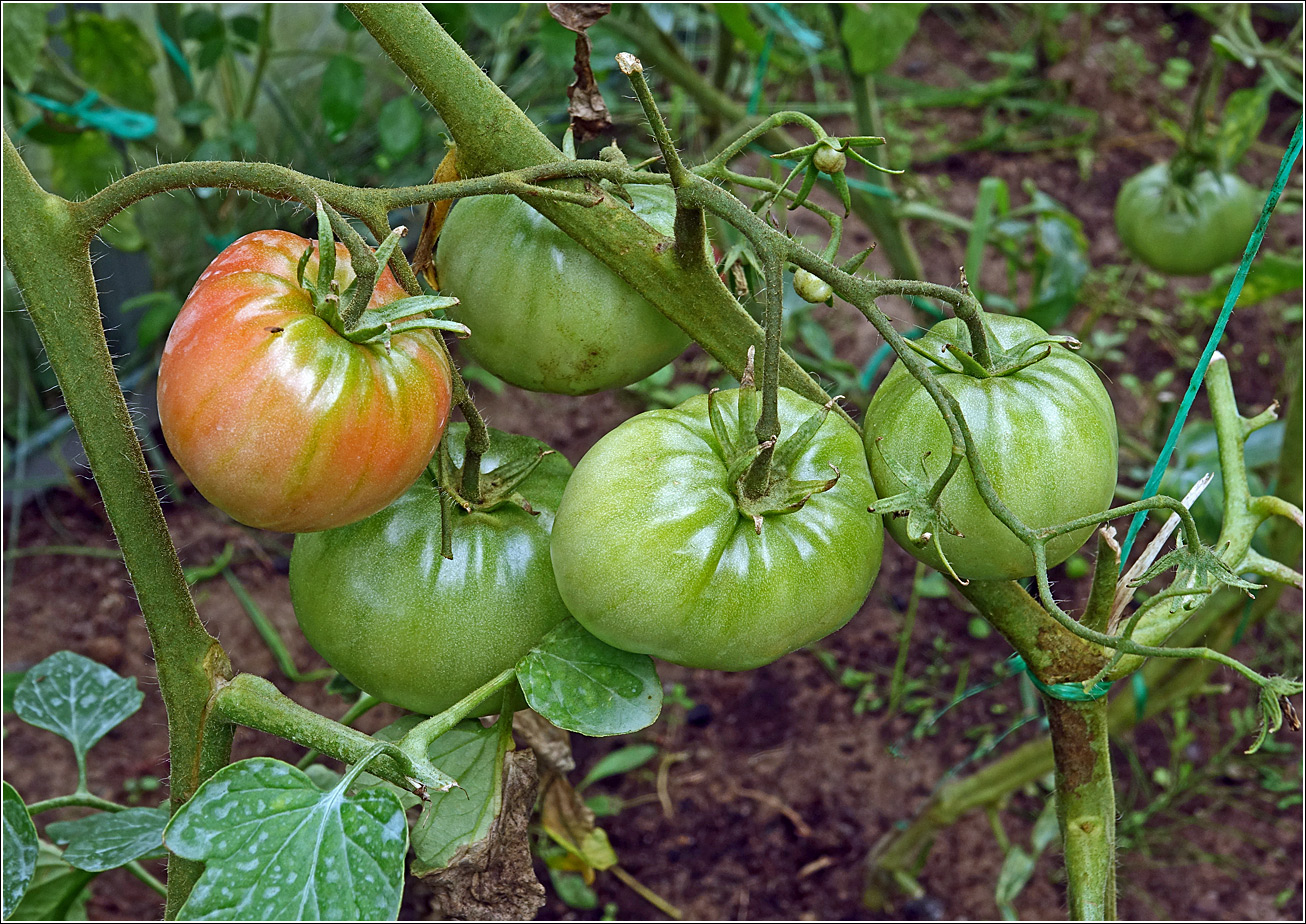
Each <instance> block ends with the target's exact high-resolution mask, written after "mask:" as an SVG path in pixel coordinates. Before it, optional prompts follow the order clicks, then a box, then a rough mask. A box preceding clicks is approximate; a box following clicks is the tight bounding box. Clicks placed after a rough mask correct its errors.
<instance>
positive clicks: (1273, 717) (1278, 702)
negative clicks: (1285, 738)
mask: <svg viewBox="0 0 1306 924" xmlns="http://www.w3.org/2000/svg"><path fill="white" fill-rule="evenodd" d="M1302 689H1303V687H1302V683H1301V681H1300V680H1289V679H1288V678H1287V677H1271V678H1270V680H1269V682H1268V683H1267V684H1265V685H1264V686H1262V687H1261V696H1260V707H1261V728H1260V731H1259V732H1258V733H1257V735H1256V740H1255V741H1253V742H1252V746H1251V747H1249V748H1248V749H1247V750H1246V751H1245V752H1244V753H1247V754H1255V753H1256V752H1257V751H1259V750H1260V749H1261V745H1262V744H1264V743H1265V737H1266V735H1269V734H1273V733H1274V732H1277V731H1278V730H1279V729H1280V728H1281V727H1283V717H1284V713H1285V712H1286V713H1287V715H1288V725H1289V727H1291V728H1292V729H1293V731H1296V730H1297V729H1299V728H1301V720H1300V719H1298V718H1297V712H1296V710H1294V709H1293V708H1292V702H1291V701H1290V700H1289V699H1288V697H1289V696H1296V695H1297V694H1299V693H1301V692H1302Z"/></svg>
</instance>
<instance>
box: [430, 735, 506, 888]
mask: <svg viewBox="0 0 1306 924" xmlns="http://www.w3.org/2000/svg"><path fill="white" fill-rule="evenodd" d="M510 731H511V729H510V728H509V726H508V723H502V725H500V724H496V725H495V726H494V727H492V728H485V727H484V726H482V725H481V723H480V722H474V721H468V722H461V723H459V724H458V725H456V726H455V727H454V728H452V729H450V730H449V731H447V732H445V733H444V734H443V735H441V736H440V737H439V738H436V739H435V740H434V741H432V742H431V745H430V747H429V748H427V752H426V753H427V757H428V758H430V760H431V763H433V764H435V765H436V766H437V767H439V768H440V769H441V770H443V771H444V772H445V773H447V774H449V775H450V776H452V777H453V778H454V779H456V780H457V781H458V787H459V788H458V789H452V790H450V791H449V792H435V793H431V796H430V800H429V801H428V802H427V803H426V805H425V806H423V808H422V815H421V817H420V818H419V819H418V820H417V824H415V825H414V826H413V853H414V860H413V866H412V872H413V875H414V876H424V875H426V874H427V873H429V872H431V871H433V870H436V869H439V868H441V867H444V866H447V865H448V864H449V861H450V860H452V859H453V856H454V854H455V853H456V852H457V851H458V848H459V847H462V846H463V845H464V844H470V843H472V842H474V841H479V840H481V839H482V838H484V837H486V836H487V835H488V834H489V833H490V828H491V826H492V825H493V824H494V818H495V816H496V815H497V814H498V813H499V809H500V808H501V807H502V795H503V793H502V784H503V756H504V754H505V753H506V752H507V749H508V743H509V741H510V740H511V736H510V734H509V732H510Z"/></svg>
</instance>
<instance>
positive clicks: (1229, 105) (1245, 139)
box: [1215, 83, 1274, 170]
mask: <svg viewBox="0 0 1306 924" xmlns="http://www.w3.org/2000/svg"><path fill="white" fill-rule="evenodd" d="M1273 92H1274V88H1273V87H1272V86H1271V85H1270V84H1269V83H1262V84H1260V85H1259V86H1255V87H1250V88H1246V89H1242V90H1234V91H1233V92H1232V93H1230V94H1229V99H1228V100H1227V101H1226V102H1225V104H1224V117H1223V118H1222V119H1220V133H1219V135H1218V137H1217V138H1216V139H1215V153H1216V158H1217V159H1218V161H1219V163H1220V165H1221V166H1222V167H1224V168H1225V169H1226V170H1232V169H1233V168H1234V167H1236V166H1237V165H1238V162H1239V161H1241V160H1242V159H1243V155H1244V154H1246V153H1247V149H1248V148H1250V147H1251V146H1252V142H1253V141H1255V140H1256V139H1257V138H1259V137H1260V134H1261V129H1262V128H1264V127H1265V119H1266V117H1267V116H1268V115H1269V113H1270V96H1271V95H1272V94H1273Z"/></svg>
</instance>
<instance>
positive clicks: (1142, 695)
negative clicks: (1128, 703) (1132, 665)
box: [1129, 671, 1147, 722]
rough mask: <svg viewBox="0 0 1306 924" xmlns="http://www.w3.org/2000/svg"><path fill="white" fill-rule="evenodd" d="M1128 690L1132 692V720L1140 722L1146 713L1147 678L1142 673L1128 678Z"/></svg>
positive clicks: (1137, 672) (1139, 672) (1135, 672)
mask: <svg viewBox="0 0 1306 924" xmlns="http://www.w3.org/2000/svg"><path fill="white" fill-rule="evenodd" d="M1129 688H1130V689H1131V690H1133V691H1134V719H1135V720H1136V721H1139V722H1141V721H1143V716H1144V715H1145V714H1146V713H1147V678H1146V677H1144V676H1143V672H1142V671H1134V672H1133V674H1131V675H1130V676H1129Z"/></svg>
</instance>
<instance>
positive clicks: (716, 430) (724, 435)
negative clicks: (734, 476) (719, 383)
mask: <svg viewBox="0 0 1306 924" xmlns="http://www.w3.org/2000/svg"><path fill="white" fill-rule="evenodd" d="M719 392H720V389H719V388H713V389H712V390H711V391H709V392H708V393H707V419H708V422H709V423H710V424H711V425H712V435H713V436H714V437H716V441H717V443H718V444H719V445H720V446H721V452H722V453H723V461H725V462H727V463H729V462H730V461H731V460H733V459H734V458H735V457H736V456H737V455H739V446H738V444H737V443H736V442H735V438H734V436H733V435H732V434H731V432H730V427H729V426H728V425H727V424H726V419H725V415H724V414H722V412H721V405H720V403H718V401H717V399H716V396H717V394H718V393H719Z"/></svg>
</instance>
